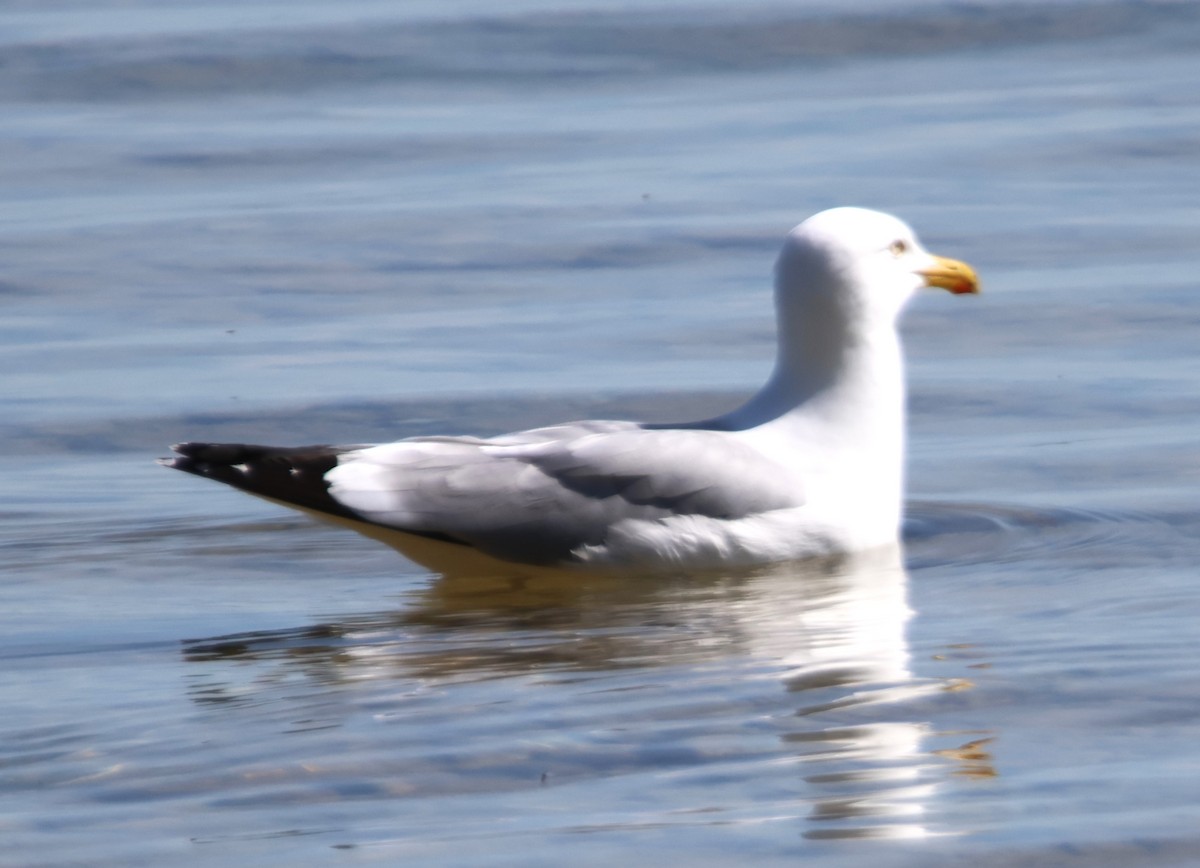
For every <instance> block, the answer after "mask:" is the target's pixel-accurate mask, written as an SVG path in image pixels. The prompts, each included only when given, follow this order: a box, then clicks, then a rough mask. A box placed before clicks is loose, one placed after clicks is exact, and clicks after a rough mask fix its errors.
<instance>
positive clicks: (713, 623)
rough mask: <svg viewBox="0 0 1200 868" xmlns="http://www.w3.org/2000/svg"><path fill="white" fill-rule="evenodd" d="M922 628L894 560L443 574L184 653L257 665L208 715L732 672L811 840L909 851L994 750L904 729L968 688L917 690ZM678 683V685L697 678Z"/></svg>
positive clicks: (222, 693)
mask: <svg viewBox="0 0 1200 868" xmlns="http://www.w3.org/2000/svg"><path fill="white" fill-rule="evenodd" d="M910 615H911V611H910V609H909V607H908V602H907V576H906V574H905V572H904V569H903V566H902V561H901V556H900V552H899V550H898V549H891V550H887V551H883V552H875V553H872V554H869V555H863V556H856V557H853V558H838V559H832V560H826V561H821V562H806V563H803V564H790V565H786V566H777V567H773V568H770V569H759V570H756V571H752V572H746V573H743V574H740V575H730V574H723V575H715V574H713V575H702V576H696V575H689V576H676V577H654V578H649V577H645V576H625V577H619V576H588V575H579V574H576V573H570V574H565V573H551V572H537V573H526V574H520V575H518V574H513V575H474V576H471V575H463V576H442V577H440V578H439V579H437V580H436V581H434V582H432V583H431V584H430V585H428V586H427V587H425V588H423V589H422V590H420V591H418V592H414V594H413V596H412V598H411V599H410V600H408V601H406V605H405V606H404V607H403V608H401V609H399V610H396V611H390V612H383V613H374V614H364V615H357V616H351V617H342V618H339V619H337V620H336V621H331V622H329V623H324V624H317V625H311V626H306V627H301V628H298V629H295V630H285V631H277V632H264V633H252V634H239V635H234V636H224V637H217V638H212V639H205V640H196V641H190V642H188V643H186V645H185V651H184V653H185V656H186V657H187V659H189V660H191V661H195V662H197V663H208V664H213V663H217V662H221V661H226V660H237V661H258V662H259V663H260V664H263V665H262V666H258V667H252V671H254V674H253V675H252V676H251V677H252V681H251V683H249V684H243V685H242V686H241V687H237V686H235V685H234V684H233V682H232V681H231V680H229V678H228V676H227V677H226V678H225V679H222V677H221V676H220V675H219V674H216V673H213V674H212V675H210V677H207V678H202V679H197V680H196V682H195V684H194V691H193V696H194V698H195V699H196V700H197V701H200V702H205V703H222V702H226V703H234V704H237V703H245V702H250V703H254V702H255V701H259V700H261V694H262V693H263V692H264V691H267V692H269V691H270V690H271V689H272V687H273V686H277V685H280V684H282V683H285V682H286V683H290V684H292V685H293V688H292V690H293V691H294V682H295V679H296V678H297V677H303V678H304V680H305V681H307V682H308V683H309V684H310V686H312V687H314V688H316V689H317V691H318V692H319V691H320V688H321V687H322V686H324V687H325V688H326V689H328V688H329V687H331V686H333V685H346V684H351V683H355V682H362V681H363V680H372V681H384V682H386V683H388V684H394V683H396V682H399V683H405V682H407V683H409V684H420V685H424V686H425V687H428V685H430V684H436V685H440V686H441V687H442V688H449V687H450V686H451V685H454V684H459V685H464V684H466V683H470V682H479V681H482V680H489V679H498V678H512V677H518V676H526V677H528V676H534V677H537V678H539V679H541V683H547V680H549V681H553V679H555V678H558V679H561V680H562V683H564V684H565V683H568V682H569V681H570V680H572V679H575V680H578V679H580V678H587V677H594V678H600V679H603V678H605V677H612V676H613V674H614V673H618V672H626V673H628V672H630V671H636V670H638V669H639V668H640V669H648V670H669V669H671V668H672V667H674V668H675V669H676V670H677V672H678V673H687V672H694V671H696V669H697V667H698V666H699V667H703V668H704V669H705V671H706V672H707V673H708V676H709V677H711V676H712V673H713V671H714V669H715V670H716V671H718V672H720V671H722V667H726V666H727V667H728V669H727V672H728V675H727V676H722V677H727V678H728V679H730V683H731V685H732V684H733V683H734V681H735V680H736V685H737V689H738V691H739V693H738V696H740V697H742V698H743V699H744V697H745V696H746V690H747V684H748V683H749V682H753V683H754V684H756V685H770V687H769V693H768V696H769V697H774V698H775V699H776V700H779V699H782V700H784V702H777V703H776V704H774V705H769V708H770V710H769V711H768V712H767V714H768V715H769V716H770V717H771V719H772V720H773V721H774V723H775V724H776V725H777V728H778V729H779V732H780V744H781V745H782V746H783V747H784V748H785V752H784V754H783V756H781V757H779V759H781V760H784V761H790V762H795V764H796V775H797V777H798V778H800V779H802V780H803V782H804V783H803V786H802V788H801V793H802V795H801V796H800V801H801V802H802V803H804V804H806V805H807V807H806V808H805V809H804V811H803V812H804V813H805V814H806V815H807V817H808V819H809V821H810V825H809V827H808V830H807V831H806V833H805V834H806V835H807V836H808V837H812V838H839V837H885V836H896V837H914V836H923V835H926V834H929V833H930V830H929V828H928V827H927V821H926V819H925V814H926V808H927V804H928V802H929V801H930V799H931V797H932V795H933V793H934V792H935V791H936V790H937V789H938V787H939V786H942V785H943V784H944V782H945V781H947V780H949V779H950V777H951V775H953V774H956V773H958V774H969V775H976V776H979V777H986V776H987V775H988V774H991V773H992V771H991V763H990V757H989V755H988V753H987V749H986V744H987V739H986V738H980V737H979V736H978V734H972V735H964V736H962V738H961V741H962V744H961V746H959V745H958V744H957V743H954V744H952V746H951V747H948V748H947V747H944V746H942V745H938V749H934V747H933V746H932V745H931V741H933V740H934V739H935V737H940V738H941V739H943V740H944V739H945V738H946V736H945V734H939V733H937V732H936V731H935V728H934V727H933V726H932V725H931V724H929V723H928V722H927V721H925V720H922V719H916V720H910V719H907V718H906V715H905V709H906V708H908V709H913V710H914V711H915V710H916V709H915V708H914V706H915V705H917V704H918V703H919V701H920V700H921V699H922V698H926V697H929V696H932V695H935V694H938V693H940V692H942V691H946V690H953V689H961V688H963V687H965V686H967V685H966V684H965V682H957V683H951V682H944V681H941V680H935V679H917V678H914V677H913V675H912V673H911V671H910V668H909V651H908V644H907V638H906V629H907V624H908V621H909V618H910ZM722 661H723V662H722ZM714 663H717V664H718V665H717V666H715V667H714V666H713V664H714ZM238 669H239V670H240V671H241V673H242V677H245V676H246V674H247V673H246V670H245V668H244V667H238ZM675 677H678V678H679V679H680V683H681V686H682V682H683V679H686V677H687V675H686V674H676V673H673V674H672V678H675ZM654 682H655V683H656V684H657V685H659V686H658V687H656V688H655V689H661V690H665V691H668V692H669V691H670V690H671V688H670V687H669V686H667V687H662V686H661V685H662V684H663V681H662V679H661V678H658V677H656V678H655V679H654ZM669 683H671V682H668V684H669ZM718 688H719V685H718ZM781 688H782V689H781ZM731 689H732V688H731ZM311 693H312V690H310V691H308V694H309V697H310V700H311ZM755 696H756V698H755V699H754V700H753V703H754V705H753V707H747V708H744V709H743V710H744V711H745V712H746V714H749V715H750V716H751V717H753V718H755V719H761V718H762V716H763V703H764V700H763V699H762V698H761V697H762V696H763V693H762V691H756V692H755ZM542 701H544V700H542ZM563 701H564V702H570V699H569V698H566V697H564V699H563ZM765 701H766V702H768V703H770V702H771V701H772V700H770V699H768V700H765ZM376 705H377V703H376ZM343 713H353V709H351V710H349V711H345V710H344V709H343ZM722 713H723V714H729V713H732V714H737V713H738V707H737V705H736V704H734V705H731V706H729V707H728V708H726V707H725V706H722ZM629 722H630V723H631V724H632V723H633V722H634V721H629ZM331 725H336V721H334V722H333V723H332V724H331Z"/></svg>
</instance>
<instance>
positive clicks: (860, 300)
mask: <svg viewBox="0 0 1200 868" xmlns="http://www.w3.org/2000/svg"><path fill="white" fill-rule="evenodd" d="M775 276H776V293H777V303H778V305H779V308H780V315H781V326H782V325H783V323H784V321H789V320H793V319H794V318H797V317H809V316H812V315H818V312H819V315H820V316H821V318H822V320H823V321H824V322H825V323H826V324H827V326H828V325H830V324H832V323H836V322H840V323H842V324H843V325H844V326H845V327H846V328H847V330H848V331H849V332H851V333H862V332H863V331H866V332H869V331H873V330H875V329H877V328H880V327H887V328H892V327H894V325H895V322H896V318H897V317H898V316H899V314H900V312H901V310H903V309H904V306H905V304H906V303H907V302H908V301H909V299H911V298H912V297H913V296H914V295H915V294H916V293H917V291H918V290H920V289H921V288H922V287H926V286H938V287H942V288H943V289H948V290H950V291H951V292H954V293H967V292H978V286H979V284H978V280H977V279H976V277H975V273H974V271H972V270H971V268H970V266H967V265H966V264H964V263H961V262H957V261H956V260H952V259H945V258H943V257H940V256H934V255H933V254H931V253H929V252H928V251H926V250H925V248H923V247H922V246H921V243H920V242H919V241H918V240H917V236H916V233H914V232H913V231H912V229H910V228H909V227H908V225H907V224H905V223H904V222H903V221H902V220H899V219H897V218H895V217H893V216H891V215H890V214H883V213H881V212H879V211H870V210H867V209H865V208H832V209H830V210H828V211H822V212H821V213H819V214H815V215H813V216H812V217H810V218H808V219H807V220H805V221H804V222H803V223H801V224H800V225H799V226H797V227H796V228H795V229H793V230H792V231H791V232H790V233H789V234H788V237H787V241H786V243H785V244H784V247H783V251H782V252H781V253H780V254H779V260H778V261H777V263H776V266H775Z"/></svg>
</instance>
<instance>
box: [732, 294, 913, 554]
mask: <svg viewBox="0 0 1200 868" xmlns="http://www.w3.org/2000/svg"><path fill="white" fill-rule="evenodd" d="M806 305H807V310H806V313H807V314H809V315H808V316H804V317H802V318H801V317H792V316H781V317H780V320H779V327H780V329H781V333H780V340H779V350H778V355H777V359H776V366H775V371H774V373H773V374H772V376H771V378H770V380H769V381H768V382H767V384H766V385H765V386H764V387H763V388H762V390H761V391H760V392H759V393H758V394H757V395H755V396H754V397H753V398H751V399H750V400H749V401H748V402H747V403H746V404H745V405H743V406H742V407H741V408H739V409H738V410H735V411H733V412H732V413H730V414H728V415H727V416H724V417H721V418H720V419H718V420H714V422H715V426H714V427H720V428H724V429H726V430H732V431H737V432H739V436H741V437H744V438H745V439H747V440H749V441H752V442H753V443H754V444H755V445H756V447H757V448H758V449H760V450H762V451H763V453H764V454H767V455H770V456H771V457H772V458H773V459H774V460H776V461H778V462H779V463H780V464H781V465H782V466H783V467H785V468H788V469H791V470H793V471H795V472H796V473H797V475H798V478H799V479H801V480H803V484H804V488H805V495H806V498H812V499H814V500H818V499H819V500H820V501H822V502H824V503H825V504H827V508H829V509H831V510H833V511H834V512H838V511H841V510H843V509H844V510H846V511H859V512H860V513H861V512H863V511H870V512H871V515H870V516H868V515H862V514H860V515H858V516H856V520H857V522H858V523H859V524H860V525H866V524H869V525H871V526H872V528H873V530H872V531H870V532H871V533H873V534H876V535H881V536H884V537H888V538H894V534H895V532H896V529H897V527H898V525H899V522H900V509H901V501H902V498H903V483H904V401H905V398H904V371H903V358H902V352H901V348H900V339H899V336H898V335H897V333H896V329H895V327H894V325H893V324H892V323H890V322H889V323H886V324H881V323H876V324H875V325H874V327H871V328H869V329H867V330H862V331H859V330H856V329H852V328H848V327H847V324H848V323H849V322H856V321H858V320H857V319H856V318H854V317H843V316H838V315H837V312H836V311H831V310H826V311H823V312H821V313H822V314H823V315H820V316H815V315H812V314H813V313H814V311H813V307H814V306H815V305H814V303H813V299H812V298H811V297H809V298H808V299H807V300H806ZM781 313H784V312H783V311H781ZM814 323H820V331H817V327H816V326H814V325H811V324H814ZM861 327H862V326H861V323H860V328H861ZM796 444H803V446H802V447H799V446H796ZM865 491H871V492H875V493H876V497H874V498H872V500H871V501H870V502H867V501H864V500H863V499H862V498H861V494H862V493H863V492H865ZM868 519H869V520H868Z"/></svg>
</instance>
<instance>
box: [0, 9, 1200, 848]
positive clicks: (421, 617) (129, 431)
mask: <svg viewBox="0 0 1200 868" xmlns="http://www.w3.org/2000/svg"><path fill="white" fill-rule="evenodd" d="M1198 44H1200V7H1197V6H1196V5H1194V4H1189V3H1171V2H1120V0H1113V2H1087V0H1081V2H1055V3H1039V4H1032V5H1025V4H1019V3H1006V2H978V3H969V4H960V3H947V2H936V0H930V2H905V0H886V2H885V0H879V2H870V3H863V4H855V5H854V6H853V8H852V9H850V8H848V6H847V4H836V3H793V4H788V5H784V4H776V5H771V4H761V5H759V4H754V5H739V6H737V7H735V8H731V7H730V6H729V5H728V4H726V3H715V2H699V0H673V2H664V3H656V4H655V5H654V6H653V7H652V8H651V7H646V6H644V4H636V3H629V2H620V0H608V2H605V0H598V2H595V3H587V4H583V3H563V2H561V0H559V2H550V0H545V2H535V0H530V2H521V3H510V4H506V5H505V6H504V8H503V9H499V8H498V7H495V6H494V4H484V3H480V2H478V0H462V2H453V3H445V2H439V3H405V4H391V3H382V2H368V0H351V2H345V3H337V4H332V3H307V4H283V5H281V4H274V3H269V2H257V0H249V2H245V3H240V4H236V5H230V6H223V7H222V6H213V5H210V4H183V3H152V2H121V3H117V2H112V3H109V2H103V0H100V2H93V3H89V4H87V6H86V8H85V7H81V6H79V5H77V4H72V3H65V2H64V3H57V2H37V3H34V2H25V3H21V2H16V3H9V4H7V5H6V6H5V7H4V9H3V10H0V57H2V58H3V61H4V62H3V63H2V64H0V110H2V112H3V117H4V119H5V120H4V123H3V124H0V201H2V202H3V206H4V207H2V208H0V311H2V316H0V366H2V370H3V371H4V376H3V379H2V380H0V383H2V384H3V385H2V387H0V442H2V443H3V446H4V449H3V452H2V455H0V474H2V475H3V479H4V490H5V495H6V497H5V503H4V505H3V507H2V508H0V514H2V516H3V519H4V521H3V525H0V527H2V528H3V529H2V530H0V660H3V663H4V665H3V666H2V667H0V707H3V709H4V714H3V715H2V716H0V840H2V841H3V842H4V847H3V848H0V849H2V850H3V855H0V864H6V865H7V864H12V865H14V866H16V865H20V866H35V865H37V866H69V865H84V864H87V865H96V864H111V865H139V864H144V865H161V864H196V865H207V864H212V865H217V864H220V865H230V864H246V865H251V864H253V865H257V864H262V863H263V862H264V861H266V860H268V859H271V860H275V861H277V862H288V863H289V864H300V865H307V864H313V865H317V864H319V865H326V864H336V863H338V862H341V861H343V860H346V861H355V862H360V861H387V862H396V861H401V860H404V861H407V862H409V863H415V864H444V865H502V864H519V865H523V866H524V865H547V866H548V865H561V864H572V865H600V864H604V865H611V864H613V863H614V862H622V863H626V864H633V865H641V864H652V863H655V862H659V863H661V862H664V861H669V862H671V863H676V862H679V863H683V862H687V863H688V864H695V865H730V864H747V863H749V862H754V863H756V864H793V863H795V862H797V861H800V860H803V861H805V862H806V863H808V864H813V865H817V866H842V865H857V864H863V863H864V862H867V861H870V862H872V863H878V864H885V865H913V866H916V865H920V866H938V865H960V864H963V863H964V862H968V861H969V862H970V863H971V864H977V865H980V866H990V865H1022V866H1026V865H1039V864H1054V865H1087V866H1094V865H1114V866H1116V865H1120V866H1124V865H1129V864H1138V865H1154V866H1166V865H1191V864H1195V863H1196V862H1197V861H1200V840H1198V838H1197V835H1196V831H1195V823H1194V820H1193V814H1194V812H1195V811H1194V803H1195V795H1194V791H1195V785H1194V782H1195V778H1196V774H1197V771H1198V768H1200V751H1198V750H1197V748H1196V745H1197V744H1200V714H1198V712H1197V703H1196V699H1195V697H1196V684H1197V679H1198V678H1200V669H1198V668H1197V664H1196V663H1195V660H1194V658H1195V655H1194V654H1193V653H1192V651H1193V647H1192V646H1193V645H1194V625H1195V624H1196V623H1197V616H1200V603H1198V602H1197V599H1196V595H1195V592H1194V585H1195V578H1196V573H1197V568H1196V564H1197V562H1198V560H1200V544H1198V543H1197V542H1196V540H1197V537H1198V536H1200V526H1198V525H1200V520H1198V518H1197V514H1196V503H1197V498H1196V492H1197V490H1198V488H1200V469H1198V468H1200V460H1198V459H1200V447H1198V446H1197V445H1196V444H1197V438H1196V432H1197V431H1198V430H1200V425H1197V422H1200V400H1198V399H1200V387H1197V385H1196V384H1197V383H1200V355H1198V354H1197V353H1196V350H1195V345H1196V339H1195V335H1196V334H1197V327H1198V326H1200V306H1198V305H1197V304H1196V301H1195V291H1196V278H1195V274H1196V265H1195V263H1196V261H1197V259H1198V258H1200V208H1198V207H1197V205H1196V185H1195V183H1193V179H1194V178H1195V177H1196V173H1197V170H1198V168H1200V166H1198V161H1200V149H1198V148H1197V142H1198V141H1200V96H1198V94H1200V88H1197V87H1196V84H1197V72H1196V69H1197V67H1196V62H1195V57H1196V46H1197V45H1198ZM838 204H858V205H866V206H870V207H876V208H881V209H884V210H889V211H893V212H895V213H897V214H898V215H900V216H902V217H903V218H905V219H906V220H908V221H909V222H910V223H912V224H913V225H914V226H915V227H916V228H917V229H918V231H919V232H920V233H921V235H922V238H923V239H924V241H925V242H926V243H927V244H928V246H929V247H930V248H931V249H933V250H935V251H938V252H940V253H944V254H946V255H950V256H954V257H956V258H962V259H965V260H967V261H969V262H971V263H972V264H973V265H975V266H976V267H977V269H978V270H979V272H980V273H981V275H982V277H983V281H984V294H983V295H982V296H980V297H978V298H971V299H959V298H950V297H947V296H944V295H940V294H938V295H933V294H931V295H929V296H928V297H925V298H922V299H921V300H920V301H919V303H918V304H917V305H916V306H915V308H914V309H913V310H912V311H911V312H910V314H909V316H908V318H907V320H906V323H905V341H906V346H907V348H908V357H909V380H910V391H911V402H910V403H911V419H910V428H911V432H910V449H909V452H910V461H909V489H910V505H909V522H908V527H907V539H906V546H905V550H904V556H903V563H902V564H901V563H899V562H883V563H881V562H876V561H873V560H869V561H867V562H859V561H854V560H852V561H849V562H842V563H832V564H810V565H803V566H792V567H789V568H786V569H785V568H780V569H777V570H767V571H762V572H760V573H756V574H753V575H742V576H732V575H731V576H705V577H699V576H680V577H672V578H668V579H663V580H661V581H655V582H646V581H632V580H631V581H628V582H623V581H620V580H606V581H600V580H595V581H592V580H589V581H586V582H580V581H574V582H569V581H559V582H554V581H550V580H548V579H547V580H545V581H542V582H533V581H524V582H517V581H513V580H509V579H505V578H502V577H480V578H479V579H477V580H473V581H468V580H464V579H458V580H450V579H445V578H442V577H438V576H433V575H430V574H428V573H427V572H425V571H423V570H422V569H421V568H419V567H417V566H415V565H413V564H410V563H408V562H407V561H405V560H404V559H403V558H401V557H400V556H399V555H398V554H396V553H395V552H393V551H391V550H390V549H387V548H384V547H381V546H379V545H378V544H376V543H372V542H370V541H367V540H364V539H361V538H359V537H357V536H355V535H353V534H350V533H347V532H345V531H341V530H337V529H333V528H325V527H317V526H314V525H313V524H312V523H311V522H309V521H308V520H306V519H304V518H302V517H299V516H293V515H291V514H288V513H286V512H284V511H283V510H280V509H278V508H276V507H273V506H271V505H269V504H265V503H261V502H258V501H255V500H252V499H250V498H246V497H244V496H242V495H239V494H237V493H235V492H231V491H227V490H223V489H221V488H219V487H217V486H214V485H211V484H207V483H205V482H204V481H202V480H196V479H192V478H188V477H184V476H182V475H180V474H169V473H167V472H165V471H163V470H162V469H160V468H158V467H156V466H154V464H153V458H154V457H155V456H157V455H160V454H162V453H163V452H164V451H165V449H166V446H167V444H168V443H171V442H175V441H178V440H182V439H236V440H250V441H262V442H278V443H300V442H338V441H343V442H347V441H350V442H358V441H364V440H376V439H387V438H392V437H397V436H403V435H406V434H417V433H431V432H467V431H473V432H481V433H492V432H499V431H503V430H508V429H511V428H514V427H517V426H526V425H533V424H538V423H543V422H551V421H555V420H561V419H565V418H578V417H585V416H592V415H596V416H606V417H622V416H628V417H636V418H655V419H678V418H689V417H693V418H694V417H699V416H702V415H705V414H708V413H711V412H716V411H719V410H720V409H723V408H727V407H728V406H730V405H732V404H733V403H735V402H736V401H737V400H739V398H740V396H743V395H745V394H746V393H747V392H749V391H750V390H752V389H753V388H754V387H755V386H756V385H757V384H758V383H759V382H760V381H761V379H762V378H763V377H764V376H765V375H766V373H767V370H768V368H769V365H770V362H771V358H772V339H773V335H772V325H771V310H770V302H769V295H768V289H769V278H770V268H771V262H772V258H773V256H774V253H775V251H776V249H777V247H778V244H779V242H780V239H781V238H782V236H783V234H784V233H785V232H786V231H787V229H788V228H790V227H791V226H792V225H793V224H795V223H796V222H798V221H799V220H801V219H803V218H804V217H806V216H808V215H809V214H811V213H813V212H815V211H817V210H820V209H822V208H825V207H828V206H832V205H838Z"/></svg>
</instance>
